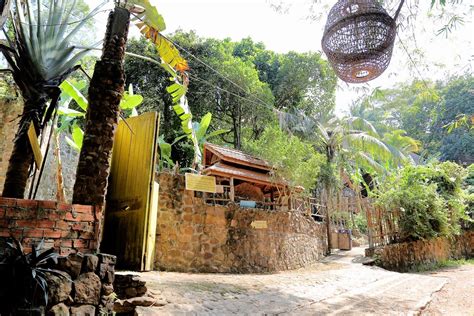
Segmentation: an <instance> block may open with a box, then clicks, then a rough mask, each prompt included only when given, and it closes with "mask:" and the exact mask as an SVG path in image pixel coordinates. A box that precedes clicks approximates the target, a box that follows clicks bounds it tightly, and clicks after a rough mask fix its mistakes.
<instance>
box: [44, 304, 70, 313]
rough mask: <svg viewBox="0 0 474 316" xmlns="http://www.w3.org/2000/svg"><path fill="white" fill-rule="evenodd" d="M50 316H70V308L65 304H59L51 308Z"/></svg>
mask: <svg viewBox="0 0 474 316" xmlns="http://www.w3.org/2000/svg"><path fill="white" fill-rule="evenodd" d="M48 316H69V307H67V306H66V305H65V304H64V303H59V304H56V305H54V306H53V307H51V309H50V310H49V311H48Z"/></svg>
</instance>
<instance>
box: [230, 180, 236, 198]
mask: <svg viewBox="0 0 474 316" xmlns="http://www.w3.org/2000/svg"><path fill="white" fill-rule="evenodd" d="M230 200H231V201H232V202H235V190H234V178H230Z"/></svg>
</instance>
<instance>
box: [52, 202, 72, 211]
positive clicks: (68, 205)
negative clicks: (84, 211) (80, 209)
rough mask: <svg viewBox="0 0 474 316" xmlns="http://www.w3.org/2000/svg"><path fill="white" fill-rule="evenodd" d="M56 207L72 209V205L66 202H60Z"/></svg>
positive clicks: (63, 209) (60, 209)
mask: <svg viewBox="0 0 474 316" xmlns="http://www.w3.org/2000/svg"><path fill="white" fill-rule="evenodd" d="M56 209H57V210H58V211H70V210H71V209H72V205H71V204H66V203H58V205H57V206H56Z"/></svg>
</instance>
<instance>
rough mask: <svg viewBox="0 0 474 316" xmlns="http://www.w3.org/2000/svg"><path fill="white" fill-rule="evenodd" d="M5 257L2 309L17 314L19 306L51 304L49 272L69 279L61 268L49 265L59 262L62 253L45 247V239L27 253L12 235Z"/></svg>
mask: <svg viewBox="0 0 474 316" xmlns="http://www.w3.org/2000/svg"><path fill="white" fill-rule="evenodd" d="M5 250H6V256H5V257H4V258H3V260H2V261H1V262H0V277H1V279H2V282H1V284H0V312H1V313H2V315H3V314H5V315H16V314H17V313H18V312H19V311H17V310H16V309H17V308H28V307H30V308H31V307H33V308H35V307H40V306H46V305H48V292H49V289H48V282H47V275H48V274H50V275H55V276H57V277H59V278H68V277H66V275H64V274H63V273H62V272H61V271H58V270H54V269H50V268H48V264H49V263H50V262H52V261H53V262H56V263H57V257H58V256H59V255H58V254H57V253H56V252H55V251H54V248H50V249H44V240H42V241H41V242H40V243H39V244H38V245H37V246H36V247H33V249H32V251H31V252H30V253H25V252H24V250H23V247H22V246H21V243H20V242H19V241H18V240H16V239H14V238H13V242H7V247H6V249H5Z"/></svg>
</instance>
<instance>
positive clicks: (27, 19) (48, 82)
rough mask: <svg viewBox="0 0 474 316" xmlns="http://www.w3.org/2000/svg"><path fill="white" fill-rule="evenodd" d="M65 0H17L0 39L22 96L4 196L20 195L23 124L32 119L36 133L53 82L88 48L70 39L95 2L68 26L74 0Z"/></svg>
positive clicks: (47, 112) (27, 158)
mask: <svg viewBox="0 0 474 316" xmlns="http://www.w3.org/2000/svg"><path fill="white" fill-rule="evenodd" d="M8 2H9V1H6V3H8ZM68 3H70V2H69V1H66V0H49V1H46V8H44V6H42V5H40V2H39V1H37V2H36V3H32V1H30V0H26V1H20V0H16V1H15V5H14V8H13V14H12V17H11V30H10V31H11V32H6V37H7V44H0V51H1V52H2V54H3V56H4V57H5V59H6V61H7V63H8V65H9V67H10V68H9V70H10V71H11V72H12V74H13V78H14V80H15V83H16V84H17V85H18V87H19V89H20V91H21V94H22V97H23V99H24V109H23V112H22V114H21V119H20V124H19V129H18V132H17V134H16V137H15V141H14V147H13V152H12V155H11V157H10V163H9V166H8V171H7V175H6V179H5V185H4V189H3V193H2V195H3V196H5V197H15V198H23V195H24V192H25V187H26V182H27V179H28V171H29V168H30V166H31V163H32V161H33V151H32V149H31V146H30V144H29V140H28V135H27V131H28V128H29V127H30V124H33V126H34V128H35V130H36V133H37V134H39V133H41V131H42V130H43V128H44V127H45V126H46V124H47V123H48V121H49V120H50V119H51V118H52V116H53V113H54V111H55V108H56V107H57V101H58V99H59V95H60V89H59V87H58V86H59V85H60V84H61V82H63V81H64V79H66V78H67V77H68V76H69V75H70V74H71V73H72V72H73V71H75V70H76V69H77V68H78V66H77V65H76V64H77V62H78V61H79V60H80V59H81V58H82V57H83V56H85V54H86V53H87V52H88V50H87V49H76V47H74V46H73V45H72V44H71V40H72V39H73V37H74V35H75V34H77V33H78V32H79V31H80V30H81V29H82V27H83V26H84V24H85V23H86V22H87V20H88V19H89V18H91V17H92V16H93V14H94V13H95V12H96V11H97V10H98V9H99V7H97V8H96V9H95V10H93V11H92V12H90V13H89V14H88V15H87V16H86V18H85V19H83V20H82V21H80V22H78V23H77V24H74V26H73V27H71V23H70V22H71V17H72V15H71V12H72V10H73V9H74V3H75V1H74V2H73V3H72V5H69V4H68ZM4 4H5V2H4V1H2V5H4ZM52 48H54V49H52Z"/></svg>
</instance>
